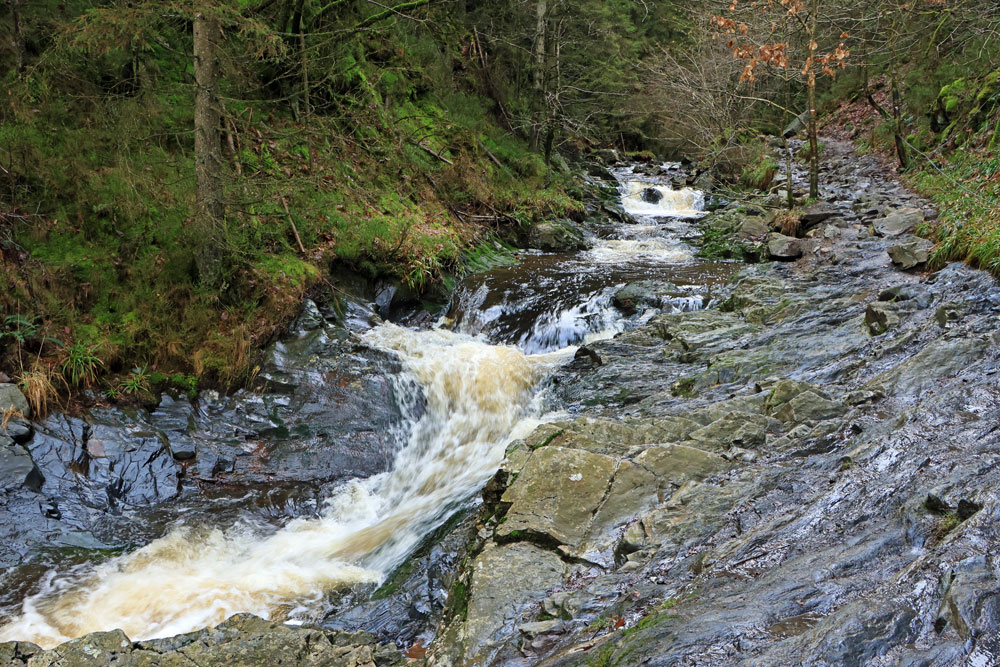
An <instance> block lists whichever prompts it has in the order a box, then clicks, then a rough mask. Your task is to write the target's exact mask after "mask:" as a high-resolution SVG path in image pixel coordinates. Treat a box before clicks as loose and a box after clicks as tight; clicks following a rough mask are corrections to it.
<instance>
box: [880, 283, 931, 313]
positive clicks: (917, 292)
mask: <svg viewBox="0 0 1000 667" xmlns="http://www.w3.org/2000/svg"><path fill="white" fill-rule="evenodd" d="M878 300H879V301H892V302H899V301H908V302H910V303H912V304H913V305H914V306H916V307H917V308H920V309H923V308H928V307H930V305H931V304H932V303H934V292H932V291H931V290H930V288H928V287H927V286H925V285H916V284H912V283H909V284H906V285H896V286H895V287H890V288H888V289H884V290H882V291H881V292H879V295H878Z"/></svg>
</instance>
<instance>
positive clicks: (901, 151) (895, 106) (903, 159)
mask: <svg viewBox="0 0 1000 667" xmlns="http://www.w3.org/2000/svg"><path fill="white" fill-rule="evenodd" d="M889 85H890V86H891V88H892V138H893V140H894V141H895V143H896V157H897V158H899V168H900V169H902V170H903V171H906V170H907V169H909V167H910V160H909V157H908V156H907V154H906V143H905V142H904V141H903V112H902V110H901V109H900V107H901V105H902V103H903V101H902V100H901V99H900V95H899V81H897V80H896V68H895V67H893V68H892V75H891V77H890V79H889Z"/></svg>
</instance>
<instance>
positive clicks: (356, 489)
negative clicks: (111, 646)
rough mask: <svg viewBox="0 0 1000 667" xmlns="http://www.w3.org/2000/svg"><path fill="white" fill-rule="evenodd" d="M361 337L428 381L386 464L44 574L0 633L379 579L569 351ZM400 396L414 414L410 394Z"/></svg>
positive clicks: (161, 625)
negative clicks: (298, 505) (258, 525)
mask: <svg viewBox="0 0 1000 667" xmlns="http://www.w3.org/2000/svg"><path fill="white" fill-rule="evenodd" d="M364 339H365V341H366V342H367V343H368V344H370V345H373V346H376V347H380V348H383V349H386V350H391V351H393V352H395V353H396V354H398V355H399V356H400V358H401V359H402V360H403V364H404V367H405V369H406V371H408V372H409V373H410V374H412V375H413V376H414V377H415V378H416V379H417V381H418V382H419V383H420V384H421V385H422V386H423V387H424V391H425V393H426V400H427V405H426V410H425V412H424V415H423V417H422V418H421V419H419V420H418V421H417V422H416V423H415V424H414V426H413V430H412V433H411V435H410V437H409V441H408V443H407V444H406V446H405V447H403V448H402V449H401V450H400V451H399V453H398V454H397V456H396V460H395V462H394V465H393V468H392V470H391V471H390V472H388V473H384V474H382V475H377V476H374V477H370V478H368V479H364V480H355V481H352V482H350V483H348V484H346V485H344V486H343V487H341V488H340V489H339V490H338V492H337V493H336V494H335V495H334V496H333V497H331V498H330V499H329V500H328V501H327V504H326V507H325V509H324V511H323V512H322V514H321V516H320V517H319V518H301V519H296V520H294V521H292V522H290V523H289V524H288V525H286V526H285V527H284V528H282V529H281V530H279V531H277V532H275V533H273V534H270V535H260V534H259V533H258V531H256V530H254V529H252V528H251V527H249V526H238V527H234V528H232V529H229V530H224V531H223V530H218V529H195V528H187V527H181V528H177V529H175V530H173V531H171V532H170V533H168V534H167V535H166V536H164V537H163V538H161V539H158V540H155V541H153V542H152V543H150V544H149V545H147V546H145V547H143V548H141V549H139V550H137V551H135V552H133V553H130V554H127V555H125V556H121V557H118V558H115V559H112V560H110V561H108V562H106V563H103V564H101V565H99V566H97V567H96V568H95V569H94V570H93V571H91V572H90V573H89V574H88V575H85V576H84V577H83V578H82V579H77V578H74V577H73V576H72V575H70V576H65V575H63V576H58V577H53V578H50V579H48V580H47V581H46V583H45V584H44V585H43V588H42V590H41V591H40V592H39V593H37V594H36V595H34V596H32V597H30V598H28V599H26V600H25V601H24V604H23V607H22V613H21V614H20V616H19V617H18V618H16V619H14V620H13V621H12V622H11V623H9V624H7V625H5V626H3V627H2V628H0V641H5V640H14V639H18V640H30V641H33V642H35V643H37V644H40V645H42V646H45V647H50V646H54V645H56V644H59V643H61V642H63V641H66V640H68V639H71V638H74V637H79V636H81V635H84V634H86V633H88V632H94V631H98V630H108V629H111V628H121V629H123V630H124V631H125V633H126V634H127V635H128V636H129V637H131V638H133V639H144V638H152V637H165V636H171V635H176V634H179V633H183V632H189V631H192V630H195V629H198V628H202V627H205V626H209V625H213V624H216V623H219V622H221V621H223V620H225V619H226V618H228V617H229V616H231V615H232V614H235V613H237V612H251V613H254V614H257V615H259V616H263V617H265V618H287V617H288V615H289V612H290V611H292V610H293V609H294V608H295V607H296V606H301V605H302V604H303V600H305V601H307V603H308V601H309V600H310V599H314V600H315V599H317V598H319V597H321V596H322V595H323V593H324V592H327V591H330V590H332V589H334V588H337V587H339V586H342V585H349V584H354V583H362V582H378V581H381V580H382V579H383V578H384V576H385V575H386V574H388V573H389V572H391V571H392V569H393V568H394V567H396V566H397V565H399V563H400V562H401V561H402V560H403V559H404V558H405V557H406V556H407V555H408V554H409V553H410V551H411V550H412V549H413V548H414V547H415V546H416V545H417V543H418V542H419V541H420V539H421V538H422V537H423V536H424V535H426V534H427V533H428V532H429V531H430V530H432V529H433V528H434V527H436V526H437V525H439V524H440V523H441V522H443V521H444V520H445V519H447V517H448V516H449V514H450V513H451V512H453V511H454V510H455V509H456V508H457V507H458V506H459V505H460V504H461V503H462V502H464V501H466V500H467V499H468V498H469V497H471V496H472V495H473V494H474V493H475V492H476V491H477V490H478V489H479V488H480V487H481V486H482V485H483V483H485V481H486V480H487V479H488V478H489V477H490V476H491V475H492V474H493V473H494V472H495V471H496V469H497V467H498V466H499V464H500V461H501V460H502V459H503V455H504V450H505V445H506V443H508V442H509V441H510V440H511V439H514V438H517V437H523V436H525V435H527V434H528V433H529V432H530V430H531V429H532V428H534V426H536V425H537V424H538V421H537V420H534V419H533V418H532V410H531V399H532V397H533V395H534V392H533V391H532V390H533V388H534V386H535V385H536V383H537V382H538V381H539V380H540V379H541V378H542V377H544V376H545V374H546V373H547V372H548V371H549V370H550V369H551V368H552V367H554V366H555V365H556V364H558V363H560V362H561V361H564V360H565V359H566V358H567V356H568V355H571V354H572V352H573V349H572V348H570V349H567V350H564V351H560V352H557V353H552V354H546V355H534V356H528V355H525V354H523V353H522V352H520V351H518V350H517V349H515V348H513V347H506V346H495V345H490V344H488V343H486V342H485V341H483V340H481V339H476V338H472V337H470V336H466V335H462V334H455V333H452V332H449V331H445V330H440V329H435V330H431V331H414V330H410V329H405V328H402V327H398V326H395V325H393V324H383V325H381V326H379V327H376V328H375V329H372V330H371V331H369V332H367V333H366V334H365V335H364ZM401 384H402V383H401ZM411 398H412V397H407V396H403V397H400V400H401V401H402V402H403V403H407V402H412V400H410V399H411ZM402 407H403V408H404V414H405V413H406V411H407V410H409V411H410V413H411V414H412V405H403V406H402Z"/></svg>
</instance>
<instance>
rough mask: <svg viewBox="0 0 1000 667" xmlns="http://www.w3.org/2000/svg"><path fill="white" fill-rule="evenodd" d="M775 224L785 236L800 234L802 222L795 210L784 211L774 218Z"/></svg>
mask: <svg viewBox="0 0 1000 667" xmlns="http://www.w3.org/2000/svg"><path fill="white" fill-rule="evenodd" d="M774 226H775V227H776V228H777V229H778V230H779V231H780V232H781V233H782V234H784V235H785V236H798V235H799V228H800V227H801V226H802V222H801V221H800V220H799V214H798V213H796V212H795V211H782V212H781V213H779V214H778V215H777V217H776V218H775V219H774Z"/></svg>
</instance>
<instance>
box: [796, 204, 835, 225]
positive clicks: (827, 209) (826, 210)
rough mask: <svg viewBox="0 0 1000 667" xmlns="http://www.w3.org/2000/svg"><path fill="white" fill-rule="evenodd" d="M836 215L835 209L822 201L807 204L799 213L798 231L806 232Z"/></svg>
mask: <svg viewBox="0 0 1000 667" xmlns="http://www.w3.org/2000/svg"><path fill="white" fill-rule="evenodd" d="M835 215H837V209H835V208H833V207H832V206H830V205H829V204H826V203H824V202H818V203H816V204H812V205H810V206H807V207H806V208H805V209H803V210H802V212H801V213H799V231H800V232H806V231H808V230H810V229H812V228H813V227H816V226H817V225H819V224H821V223H824V222H826V221H827V220H829V219H830V218H832V217H833V216H835Z"/></svg>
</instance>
